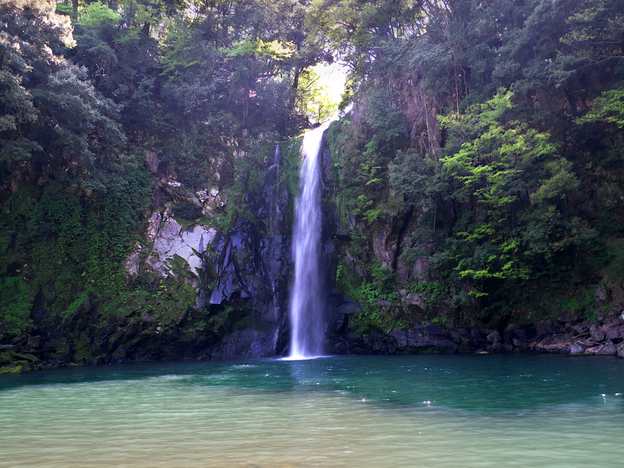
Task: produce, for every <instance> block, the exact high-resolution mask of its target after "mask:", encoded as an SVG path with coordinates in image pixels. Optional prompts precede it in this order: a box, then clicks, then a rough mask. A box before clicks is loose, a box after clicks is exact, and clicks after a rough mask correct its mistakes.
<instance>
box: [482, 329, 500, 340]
mask: <svg viewBox="0 0 624 468" xmlns="http://www.w3.org/2000/svg"><path fill="white" fill-rule="evenodd" d="M485 339H486V340H487V342H488V343H494V342H495V341H496V340H498V341H501V337H500V333H499V332H498V330H494V331H493V332H491V333H489V334H488V335H487V336H486V337H485Z"/></svg>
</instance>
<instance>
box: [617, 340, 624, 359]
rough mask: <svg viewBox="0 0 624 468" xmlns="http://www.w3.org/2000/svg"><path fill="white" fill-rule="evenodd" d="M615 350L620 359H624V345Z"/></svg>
mask: <svg viewBox="0 0 624 468" xmlns="http://www.w3.org/2000/svg"><path fill="white" fill-rule="evenodd" d="M615 349H616V351H617V355H618V357H621V358H624V343H620V344H619V345H617V347H616V348H615Z"/></svg>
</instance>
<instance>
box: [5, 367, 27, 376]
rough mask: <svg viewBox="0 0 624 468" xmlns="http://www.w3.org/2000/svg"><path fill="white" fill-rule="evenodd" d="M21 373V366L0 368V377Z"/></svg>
mask: <svg viewBox="0 0 624 468" xmlns="http://www.w3.org/2000/svg"><path fill="white" fill-rule="evenodd" d="M21 372H22V366H4V367H0V375H2V374H19V373H21Z"/></svg>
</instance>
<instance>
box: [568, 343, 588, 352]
mask: <svg viewBox="0 0 624 468" xmlns="http://www.w3.org/2000/svg"><path fill="white" fill-rule="evenodd" d="M585 348H586V346H585V345H584V344H583V343H581V342H576V343H574V344H573V345H572V347H571V348H570V354H583V353H584V352H585Z"/></svg>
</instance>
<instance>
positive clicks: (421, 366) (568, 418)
mask: <svg viewBox="0 0 624 468" xmlns="http://www.w3.org/2000/svg"><path fill="white" fill-rule="evenodd" d="M623 393H624V360H618V359H615V358H596V357H592V358H570V357H562V356H453V355H443V356H377V357H375V356H372V357H370V356H369V357H331V358H321V359H315V360H307V361H275V360H262V361H245V362H240V361H237V362H219V363H210V362H209V363H165V364H142V365H123V366H109V367H98V368H86V369H73V370H57V371H47V372H38V373H33V374H27V375H18V376H2V377H0V422H1V423H0V467H67V468H73V467H105V466H106V467H240V466H242V467H335V466H344V467H431V468H438V467H449V468H451V467H453V468H457V467H536V466H540V467H562V468H563V467H566V468H570V467H579V468H580V467H587V466H592V467H619V466H621V461H622V453H623V452H622V445H621V436H622V434H623V433H624V396H622V394H623Z"/></svg>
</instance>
